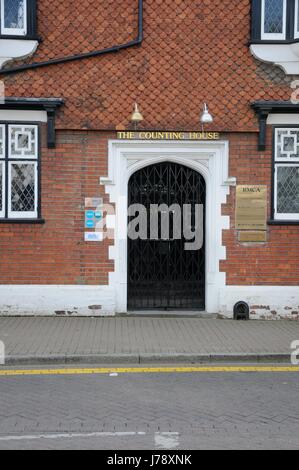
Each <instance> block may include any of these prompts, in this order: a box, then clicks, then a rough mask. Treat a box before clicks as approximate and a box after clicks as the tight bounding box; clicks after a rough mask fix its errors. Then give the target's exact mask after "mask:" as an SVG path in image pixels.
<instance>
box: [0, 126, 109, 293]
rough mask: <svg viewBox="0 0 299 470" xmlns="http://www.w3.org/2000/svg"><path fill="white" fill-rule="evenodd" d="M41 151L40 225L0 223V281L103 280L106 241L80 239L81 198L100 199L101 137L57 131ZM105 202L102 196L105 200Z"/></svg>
mask: <svg viewBox="0 0 299 470" xmlns="http://www.w3.org/2000/svg"><path fill="white" fill-rule="evenodd" d="M45 144H46V141H45V135H44V136H43V150H42V217H43V218H44V219H45V221H46V223H45V224H44V225H23V224H22V225H19V224H17V225H16V224H9V225H3V224H0V284H91V285H93V284H94V285H96V284H97V285H101V284H102V285H103V284H107V283H108V271H111V270H113V263H112V262H111V261H109V260H108V245H109V241H108V240H105V241H104V242H103V243H85V242H84V240H83V237H84V209H85V208H84V198H85V197H93V196H98V197H103V196H104V194H103V188H102V187H100V185H99V176H101V175H105V174H106V173H107V159H106V155H107V135H105V134H100V133H98V132H82V131H81V132H71V131H69V132H58V133H57V149H56V150H55V151H50V150H48V149H47V148H46V145H45ZM105 201H106V200H105Z"/></svg>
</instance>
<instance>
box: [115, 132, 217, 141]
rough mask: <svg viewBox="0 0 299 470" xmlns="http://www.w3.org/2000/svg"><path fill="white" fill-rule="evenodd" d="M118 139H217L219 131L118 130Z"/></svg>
mask: <svg viewBox="0 0 299 470" xmlns="http://www.w3.org/2000/svg"><path fill="white" fill-rule="evenodd" d="M117 138H118V139H120V140H219V139H220V134H219V132H175V131H174V132H169V131H120V132H118V133H117Z"/></svg>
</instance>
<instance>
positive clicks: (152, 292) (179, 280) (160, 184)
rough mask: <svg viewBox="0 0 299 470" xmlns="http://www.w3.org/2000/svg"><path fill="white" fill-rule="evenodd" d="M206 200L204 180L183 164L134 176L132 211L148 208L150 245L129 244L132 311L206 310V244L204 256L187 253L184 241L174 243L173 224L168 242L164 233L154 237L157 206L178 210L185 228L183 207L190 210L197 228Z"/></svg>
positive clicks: (142, 242)
mask: <svg viewBox="0 0 299 470" xmlns="http://www.w3.org/2000/svg"><path fill="white" fill-rule="evenodd" d="M205 199H206V185H205V180H204V178H203V176H202V175H200V174H199V173H198V172H196V171H195V170H192V169H190V168H188V167H185V166H183V165H179V164H177V163H171V162H164V163H159V164H156V165H151V166H148V167H145V168H143V169H141V170H139V171H138V172H136V173H134V174H133V175H132V177H131V179H130V181H129V198H128V200H129V206H130V205H132V204H142V205H143V206H145V207H146V209H147V220H148V239H147V240H141V239H137V240H131V239H130V237H129V239H128V309H129V310H159V309H161V310H204V309H205V244H204V246H203V248H201V249H200V250H195V251H186V250H185V243H186V240H185V238H184V237H182V239H180V240H175V239H173V230H172V225H173V224H172V223H170V236H169V238H168V239H162V238H161V234H160V229H159V236H158V239H157V240H151V239H150V237H149V234H150V228H149V227H150V207H151V205H152V204H158V205H161V204H166V205H167V206H168V207H170V206H171V205H172V204H178V205H179V206H180V207H181V214H182V217H181V224H182V223H183V205H184V204H190V205H191V207H192V219H191V220H192V224H191V225H192V226H193V225H194V226H195V219H194V213H195V204H203V205H204V207H205ZM133 218H134V217H131V219H133ZM170 219H171V218H170ZM204 219H205V217H204ZM129 221H130V218H129ZM160 228H161V227H160ZM193 228H194V227H193ZM187 241H188V240H187Z"/></svg>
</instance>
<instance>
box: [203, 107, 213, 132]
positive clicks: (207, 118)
mask: <svg viewBox="0 0 299 470" xmlns="http://www.w3.org/2000/svg"><path fill="white" fill-rule="evenodd" d="M213 121H214V118H213V116H212V114H210V112H209V108H208V105H207V104H206V103H205V104H204V107H203V112H202V115H201V116H200V122H201V124H202V130H203V129H204V125H205V124H212V122H213Z"/></svg>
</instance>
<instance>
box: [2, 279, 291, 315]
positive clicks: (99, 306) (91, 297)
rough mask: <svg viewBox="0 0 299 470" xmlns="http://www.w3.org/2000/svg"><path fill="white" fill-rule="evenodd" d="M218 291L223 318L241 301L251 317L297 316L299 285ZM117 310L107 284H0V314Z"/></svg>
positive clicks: (216, 310)
mask: <svg viewBox="0 0 299 470" xmlns="http://www.w3.org/2000/svg"><path fill="white" fill-rule="evenodd" d="M219 292H220V293H219V302H218V307H217V308H216V309H215V311H214V312H210V313H218V314H220V315H221V316H222V317H224V318H233V308H234V305H235V304H236V303H237V302H239V301H244V302H247V303H248V304H249V306H250V319H251V320H278V319H290V320H299V286H298V287H297V286H294V287H287V286H286V287H282V286H226V287H223V288H221V289H220V291H219ZM215 304H217V301H216V302H215ZM117 311H118V309H117V306H116V292H115V290H114V288H112V287H109V286H77V285H75V286H64V285H62V286H61V285H60V286H51V285H50V286H49V285H47V286H44V285H21V286H20V285H2V286H0V316H15V315H18V316H32V315H34V316H70V317H71V316H99V317H101V316H114V315H115V313H116V312H117ZM118 313H125V312H118Z"/></svg>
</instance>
